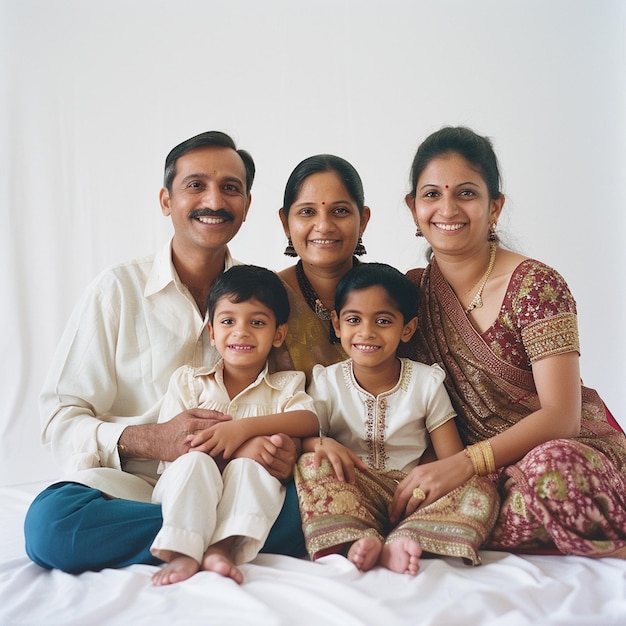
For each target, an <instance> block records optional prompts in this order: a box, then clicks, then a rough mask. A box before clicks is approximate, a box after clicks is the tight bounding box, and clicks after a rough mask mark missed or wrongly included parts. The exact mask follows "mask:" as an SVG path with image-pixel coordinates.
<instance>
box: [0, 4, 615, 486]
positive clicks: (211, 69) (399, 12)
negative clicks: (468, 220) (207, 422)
mask: <svg viewBox="0 0 626 626" xmlns="http://www.w3.org/2000/svg"><path fill="white" fill-rule="evenodd" d="M625 42H626V2H624V1H622V0H405V1H400V0H386V1H385V2H380V0H315V2H300V1H298V0H263V1H261V0H259V1H255V0H249V1H246V0H229V1H228V2H224V1H223V0H222V1H219V2H216V1H212V0H177V1H176V2H174V1H167V2H166V1H163V0H107V1H106V2H104V1H100V2H97V1H95V0H0V124H1V127H0V132H1V135H0V137H1V140H0V207H1V209H0V210H1V211H2V220H1V226H0V293H1V294H2V305H1V306H0V315H1V317H0V356H1V361H0V368H1V369H0V484H2V485H8V484H14V483H18V482H24V481H33V480H41V479H46V478H53V477H54V476H55V475H56V474H55V472H56V469H55V468H54V467H53V465H52V462H51V460H50V459H49V457H48V454H47V452H45V451H44V450H43V448H42V447H41V446H40V443H39V415H38V410H37V396H38V393H39V390H40V388H41V385H42V382H43V378H44V376H45V373H46V370H47V366H48V363H49V361H50V359H51V355H52V352H53V350H54V348H55V346H56V343H57V341H58V338H59V336H60V334H61V331H62V329H63V326H64V325H65V322H66V320H67V318H68V316H69V313H70V311H71V309H72V307H73V306H74V304H75V303H76V301H77V299H78V297H79V296H80V294H81V293H82V291H83V289H84V288H85V286H86V284H87V283H88V281H89V280H90V279H91V278H92V277H93V276H95V274H96V273H98V272H99V271H100V270H101V269H103V268H104V267H106V266H107V265H109V264H112V263H115V262H118V261H122V260H125V259H127V258H131V257H135V256H141V255H144V254H148V253H151V252H153V251H154V250H156V249H157V248H158V247H159V246H160V245H161V244H162V243H163V242H165V241H166V240H167V239H168V238H169V236H170V235H171V227H170V223H169V221H168V219H166V218H163V217H162V215H161V212H160V208H159V204H158V191H159V188H160V185H161V176H162V169H163V161H164V159H165V155H166V153H167V152H168V151H169V150H170V148H172V147H173V146H174V145H175V144H177V143H178V142H180V141H182V140H183V139H186V138H188V137H190V136H192V135H194V134H196V133H199V132H202V131H205V130H210V129H219V130H224V131H226V132H228V133H230V134H231V135H232V136H233V137H234V138H235V139H236V141H237V142H238V143H239V144H240V146H241V147H244V148H246V149H248V150H250V152H251V153H252V154H253V156H254V158H255V161H256V163H257V168H258V170H257V171H258V173H257V179H256V182H255V184H254V187H253V190H252V192H253V204H252V210H251V214H250V217H249V219H248V221H247V223H246V224H245V225H244V227H243V229H242V231H241V233H240V234H239V235H238V238H237V239H236V241H235V242H234V243H233V246H232V249H233V253H234V254H235V256H236V257H238V258H240V259H241V260H244V261H248V262H254V263H257V264H264V265H266V266H268V267H271V268H273V269H281V268H282V267H284V266H285V265H287V264H288V263H289V262H290V260H289V259H287V257H284V256H282V251H283V249H284V245H285V240H284V237H283V234H282V230H281V228H280V224H279V221H278V217H277V215H276V211H277V209H278V207H279V206H280V205H281V201H282V193H283V189H284V185H285V182H286V180H287V177H288V175H289V173H290V172H291V170H292V169H293V167H294V166H295V165H296V164H297V163H298V162H299V161H300V160H301V159H303V158H304V157H307V156H309V155H311V154H316V153H319V152H331V153H335V154H339V155H341V156H343V157H345V158H347V159H348V160H350V161H351V162H352V163H353V164H354V165H355V167H356V168H357V169H358V170H359V172H360V174H361V176H362V178H363V181H364V185H365V191H366V201H367V203H368V204H369V205H370V206H371V208H372V220H371V222H370V225H369V228H368V230H367V233H366V235H365V237H364V241H365V245H366V247H367V249H368V251H369V254H368V256H367V257H365V258H364V260H372V261H373V260H380V261H386V262H389V263H391V264H394V265H396V266H397V267H398V268H400V269H402V270H406V269H408V268H410V267H415V266H419V265H422V264H423V258H422V248H421V247H420V244H419V243H418V241H417V240H416V239H415V238H414V236H413V232H414V228H413V224H412V221H411V219H410V217H409V214H408V210H407V209H406V207H405V206H404V203H403V198H404V195H405V193H406V192H407V190H408V180H407V178H408V171H409V167H410V163H411V159H412V157H413V154H414V152H415V149H416V147H417V145H418V144H419V142H420V141H421V140H422V139H423V138H424V137H425V136H426V135H427V134H429V133H430V132H432V131H434V130H437V129H438V128H440V127H441V126H443V125H446V124H453V125H456V124H465V125H469V126H471V127H472V128H474V129H475V130H477V131H478V132H480V133H482V134H486V135H489V136H490V137H492V138H493V140H494V143H495V146H496V150H497V152H498V154H499V157H500V161H501V166H502V172H503V177H504V192H505V193H506V195H507V198H508V199H507V203H506V205H505V212H506V218H505V219H504V220H502V221H501V224H502V226H503V227H504V228H505V230H506V231H508V233H509V235H510V237H509V239H510V241H511V242H512V244H513V247H515V248H516V249H518V250H519V251H521V252H524V253H526V254H528V255H529V256H533V257H535V258H539V259H541V260H543V261H544V262H546V263H548V264H550V265H553V266H554V267H556V268H557V269H558V270H559V271H560V272H561V273H562V274H563V275H564V277H565V278H566V280H567V281H568V282H569V284H570V287H571V288H572V290H573V292H574V294H575V296H576V299H577V302H578V306H579V315H580V318H579V322H580V332H581V342H582V353H583V358H582V362H581V363H582V374H583V377H584V380H585V382H586V384H588V385H589V386H593V387H596V388H598V389H599V391H600V393H601V395H602V396H603V398H604V399H605V401H606V402H607V404H608V405H609V407H610V408H612V410H613V412H614V413H615V414H616V416H617V417H618V419H620V420H621V422H622V424H626V390H625V389H626V376H625V374H626V358H625V356H624V355H625V353H626V331H625V324H624V314H625V311H626V295H625V294H626V280H625V276H626V247H625V245H624V239H625V235H626V218H625V214H626V176H625V173H626V49H625V45H626V44H625Z"/></svg>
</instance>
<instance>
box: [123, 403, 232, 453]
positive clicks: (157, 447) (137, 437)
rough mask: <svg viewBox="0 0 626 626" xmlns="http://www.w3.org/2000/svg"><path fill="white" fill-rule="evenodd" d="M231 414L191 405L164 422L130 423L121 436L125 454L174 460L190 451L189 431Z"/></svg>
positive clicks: (194, 432) (191, 433)
mask: <svg viewBox="0 0 626 626" xmlns="http://www.w3.org/2000/svg"><path fill="white" fill-rule="evenodd" d="M231 419H232V418H231V417H230V416H229V415H224V414H223V413H220V412H219V411H210V410H207V409H189V410H187V411H183V412H182V413H179V414H178V415H176V416H175V417H173V418H172V419H171V420H169V421H168V422H162V423H161V424H139V425H136V426H127V427H126V428H125V429H124V431H123V432H122V436H121V437H120V439H119V447H120V454H121V456H123V457H125V458H145V459H160V460H162V461H174V460H176V459H177V458H178V457H179V456H180V455H181V454H185V453H186V452H188V451H189V446H190V442H189V439H190V435H194V434H196V433H197V432H198V431H201V430H205V429H206V428H209V427H210V426H213V425H214V424H218V423H220V422H224V421H228V420H231Z"/></svg>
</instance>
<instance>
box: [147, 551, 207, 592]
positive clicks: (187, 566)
mask: <svg viewBox="0 0 626 626" xmlns="http://www.w3.org/2000/svg"><path fill="white" fill-rule="evenodd" d="M199 571H200V563H198V561H196V560H195V559H193V558H191V557H190V556H187V555H186V554H179V553H175V556H174V558H172V560H171V561H170V562H169V563H168V564H167V565H165V567H163V568H161V569H160V570H159V571H158V572H157V573H156V574H154V575H153V576H152V584H153V585H156V586H157V587H160V586H161V585H171V584H173V583H179V582H180V581H181V580H187V578H191V577H192V576H193V575H194V574H195V573H196V572H199Z"/></svg>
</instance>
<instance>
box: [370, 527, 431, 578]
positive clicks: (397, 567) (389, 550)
mask: <svg viewBox="0 0 626 626" xmlns="http://www.w3.org/2000/svg"><path fill="white" fill-rule="evenodd" d="M421 555H422V547H421V546H420V544H419V541H416V540H415V539H411V538H410V537H398V538H397V539H394V540H393V541H392V542H391V543H386V544H385V545H384V546H383V549H382V553H381V555H380V564H381V565H382V566H383V567H386V568H387V569H390V570H391V571H392V572H398V574H409V575H410V576H415V575H416V574H417V572H418V570H419V568H420V565H419V559H420V556H421Z"/></svg>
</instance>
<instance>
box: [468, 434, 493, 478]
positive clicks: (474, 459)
mask: <svg viewBox="0 0 626 626" xmlns="http://www.w3.org/2000/svg"><path fill="white" fill-rule="evenodd" d="M465 455H466V456H467V457H468V458H469V460H470V461H471V463H472V467H473V468H474V473H475V474H476V475H477V476H486V475H487V474H491V473H493V472H495V471H496V462H495V459H494V457H493V450H492V449H491V443H490V442H489V440H485V441H479V442H478V443H475V444H473V445H471V446H467V448H465Z"/></svg>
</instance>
